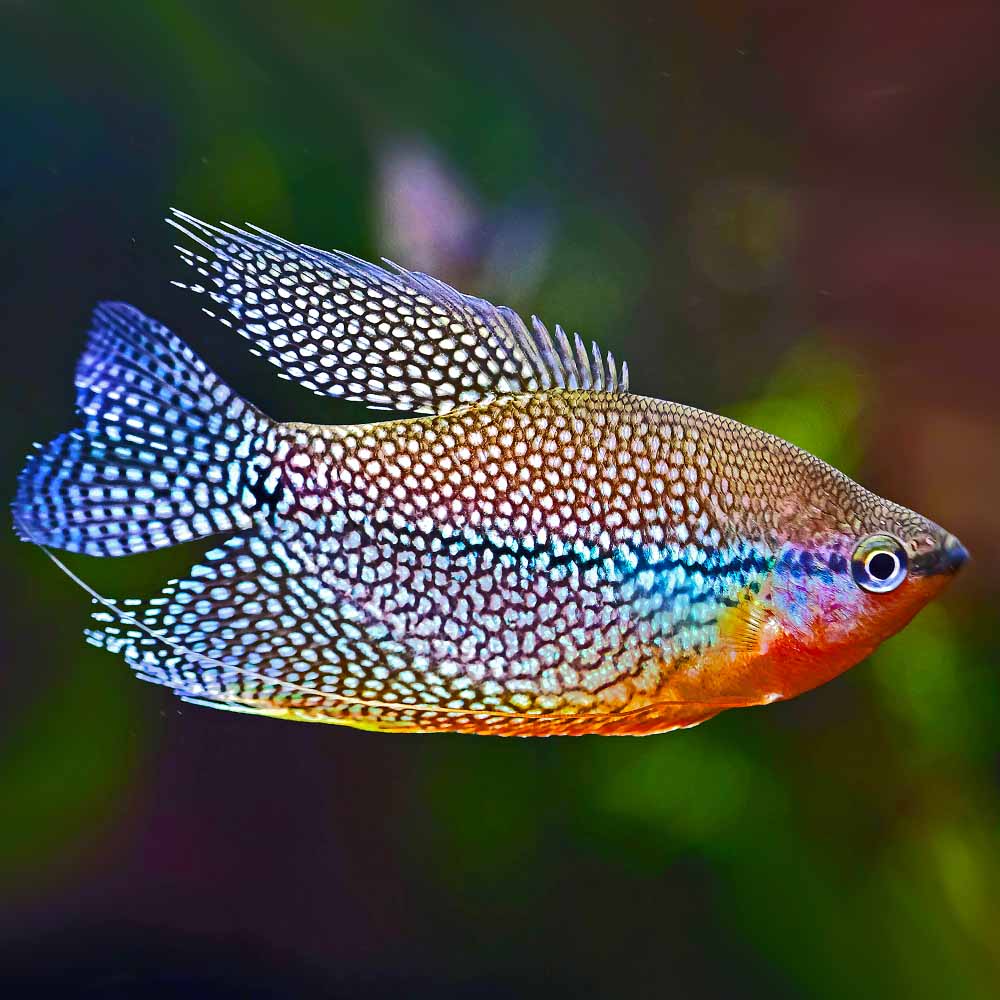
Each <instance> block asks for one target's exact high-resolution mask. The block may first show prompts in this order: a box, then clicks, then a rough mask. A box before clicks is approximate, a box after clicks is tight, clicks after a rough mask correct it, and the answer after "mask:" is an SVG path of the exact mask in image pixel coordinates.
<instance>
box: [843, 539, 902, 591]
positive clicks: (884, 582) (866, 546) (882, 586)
mask: <svg viewBox="0 0 1000 1000" xmlns="http://www.w3.org/2000/svg"><path fill="white" fill-rule="evenodd" d="M907 568H908V560H907V558H906V548H905V547H904V545H903V543H902V542H901V541H900V540H899V539H898V538H896V536H895V535H881V534H879V535H868V536H867V537H866V538H862V539H861V541H860V542H858V544H857V546H856V547H855V549H854V553H853V554H852V556H851V574H852V575H853V577H854V582H855V583H856V584H857V585H858V586H859V587H860V588H861V589H862V590H867V591H869V592H871V593H873V594H887V593H889V592H890V591H892V590H895V589H896V588H897V587H898V586H899V585H900V584H901V583H902V582H903V581H904V580H905V579H906V573H907Z"/></svg>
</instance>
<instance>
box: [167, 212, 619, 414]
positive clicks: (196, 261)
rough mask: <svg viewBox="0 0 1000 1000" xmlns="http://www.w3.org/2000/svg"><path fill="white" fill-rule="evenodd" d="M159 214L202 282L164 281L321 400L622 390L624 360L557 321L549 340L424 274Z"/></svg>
mask: <svg viewBox="0 0 1000 1000" xmlns="http://www.w3.org/2000/svg"><path fill="white" fill-rule="evenodd" d="M167 221H168V222H169V223H170V224H171V225H172V226H174V227H175V228H177V229H179V230H180V231H181V232H182V233H184V235H185V236H186V237H187V238H188V239H189V240H190V241H192V242H193V243H194V244H196V248H192V247H185V246H179V247H178V248H177V249H178V250H179V251H180V254H181V258H182V259H183V260H184V262H185V263H186V264H189V265H190V266H191V267H193V268H194V269H195V270H196V271H197V272H198V274H199V275H201V276H202V278H204V279H205V284H184V283H181V282H175V284H178V285H180V286H181V287H182V288H189V289H191V290H192V291H194V292H198V293H200V294H204V295H207V296H208V297H209V298H210V299H211V300H212V302H214V303H215V305H217V306H219V307H221V310H222V312H223V315H220V316H219V317H218V318H220V319H221V320H222V321H223V322H224V323H226V324H227V325H228V326H231V327H233V328H234V329H236V331H237V332H238V333H240V335H241V336H243V337H245V338H246V339H247V340H249V341H251V342H252V343H253V344H254V348H253V353H255V354H258V355H260V356H263V357H265V358H267V360H268V361H270V362H271V364H273V365H275V367H277V368H278V369H279V375H280V376H281V377H283V378H288V379H293V380H294V381H296V382H299V383H300V384H301V385H304V386H305V387H306V388H307V389H311V390H312V391H313V392H315V393H317V394H318V395H320V396H336V397H339V398H341V399H352V400H358V401H360V402H364V403H367V404H368V405H369V406H371V407H373V408H376V409H392V410H403V411H406V410H409V411H413V412H416V413H446V412H447V411H448V410H451V409H453V408H454V407H456V406H460V405H463V404H465V403H475V402H483V401H486V400H489V399H493V398H495V397H497V396H502V395H509V394H511V393H518V392H537V391H540V390H544V389H551V388H566V389H596V390H601V391H604V392H627V391H628V367H627V366H626V365H624V364H623V365H622V367H621V370H620V371H619V370H618V369H617V367H616V365H615V360H614V358H613V357H612V356H611V354H607V356H605V355H604V354H603V353H602V352H601V350H600V349H599V348H598V346H597V344H592V346H591V350H590V351H589V352H588V351H587V348H586V347H585V346H584V343H583V341H582V340H581V339H580V336H579V335H578V334H577V335H574V337H573V340H572V342H571V341H570V339H569V338H568V337H567V336H566V334H565V333H564V332H563V329H562V327H559V326H557V327H556V329H555V335H554V336H553V335H552V334H550V333H549V331H548V330H547V329H546V328H545V326H544V325H543V324H542V323H541V322H540V321H539V320H538V319H537V318H535V317H532V324H531V329H530V330H529V329H528V327H527V326H526V325H525V323H524V321H523V320H522V319H521V317H520V316H518V315H517V313H515V312H514V311H513V310H512V309H508V308H507V307H506V306H494V305H492V304H491V303H489V302H487V301H485V300H484V299H478V298H474V297H473V296H470V295H463V294H462V293H461V292H458V291H456V290H455V289H454V288H452V287H451V286H450V285H447V284H445V283H444V282H443V281H439V280H438V279H436V278H432V277H430V276H429V275H426V274H420V273H419V272H416V271H407V270H406V269H405V268H402V267H399V266H398V265H396V264H392V263H391V262H390V261H385V262H384V263H385V264H386V267H384V268H383V267H379V266H377V265H375V264H369V263H367V262H366V261H363V260H359V259H358V258H357V257H352V256H350V255H349V254H345V253H339V252H329V251H324V250H317V249H315V248H313V247H308V246H298V245H297V244H294V243H289V242H288V241H287V240H283V239H281V238H280V237H278V236H273V235H271V234H270V233H267V232H265V231H264V230H262V229H258V228H257V227H255V226H251V227H250V229H251V230H252V232H249V231H246V230H242V229H237V228H236V227H235V226H229V225H226V224H224V225H223V226H213V225H210V224H208V223H205V222H201V221H200V220H198V219H196V218H194V217H193V216H190V215H187V214H186V213H184V212H180V211H177V210H176V209H174V210H173V212H172V215H171V217H170V218H168V219H167ZM202 251H204V252H202ZM206 312H208V313H209V314H210V315H213V316H215V315H216V313H215V312H214V311H213V310H212V309H207V310H206Z"/></svg>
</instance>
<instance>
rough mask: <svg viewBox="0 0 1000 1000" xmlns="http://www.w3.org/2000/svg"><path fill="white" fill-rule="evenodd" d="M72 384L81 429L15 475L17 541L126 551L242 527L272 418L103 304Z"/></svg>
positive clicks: (151, 330)
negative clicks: (19, 538) (17, 475)
mask: <svg viewBox="0 0 1000 1000" xmlns="http://www.w3.org/2000/svg"><path fill="white" fill-rule="evenodd" d="M76 387H77V397H76V406H77V410H78V411H79V412H80V413H81V415H82V416H83V418H84V422H83V426H82V427H80V428H79V429H78V430H73V431H70V432H69V433H67V434H62V435H60V436H59V437H57V438H56V439H55V440H54V441H52V442H50V443H49V444H48V445H47V446H45V447H44V448H42V449H41V450H40V451H39V452H36V453H35V454H34V455H32V456H30V457H29V459H28V461H27V464H26V465H25V467H24V469H23V470H22V471H21V475H20V477H19V478H18V488H17V495H16V497H15V499H14V504H13V513H14V524H15V529H16V530H17V532H18V534H19V535H20V536H21V538H23V539H24V540H25V541H30V542H35V543H38V544H41V545H51V546H54V547H56V548H61V549H68V550H69V551H71V552H85V553H88V554H89V555H95V556H124V555H129V554H131V553H133V552H146V551H148V550H150V549H156V548H163V547H164V546H167V545H174V544H176V543H178V542H185V541H188V540H189V539H192V538H197V537H203V536H206V535H213V534H216V533H217V532H222V531H231V530H234V529H245V528H248V527H250V525H251V524H252V523H253V522H252V511H253V507H254V504H255V498H254V494H253V487H254V485H255V484H256V482H257V477H258V474H259V471H260V470H259V468H258V467H257V465H256V464H255V461H254V460H255V458H257V457H258V456H263V455H266V454H267V453H268V452H269V450H270V446H271V445H272V444H273V442H272V441H271V440H270V439H271V438H272V437H273V428H274V427H275V426H276V425H275V423H274V422H273V421H271V420H270V419H269V418H268V417H266V416H264V415H263V414H262V413H260V411H259V410H257V409H256V408H255V407H253V406H252V405H251V404H250V403H248V402H247V401H246V400H244V399H241V398H240V397H239V396H238V395H237V394H236V393H235V392H233V390H232V389H230V388H229V387H228V386H226V385H225V384H224V383H223V382H222V381H221V380H220V379H219V378H218V376H216V375H215V374H214V373H213V372H212V371H211V370H210V369H209V368H208V366H207V365H206V364H205V363H204V362H203V361H201V360H200V359H199V358H198V357H197V356H196V355H195V354H194V352H193V351H192V350H191V349H190V348H189V347H187V346H186V345H185V344H183V343H182V342H181V341H180V340H179V339H178V338H177V337H175V336H174V335H173V334H172V333H171V332H170V331H169V330H167V329H166V327H164V326H162V325H161V324H159V323H157V322H155V321H154V320H151V319H149V318H148V317H146V316H144V315H143V314H142V313H141V312H139V311H138V310H137V309H134V308H133V307H132V306H128V305H125V304H124V303H120V302H110V303H102V304H101V305H99V306H98V307H97V309H96V310H95V311H94V317H93V321H92V325H91V329H90V337H89V340H88V342H87V348H86V350H85V351H84V353H83V357H81V358H80V362H79V364H78V366H77V369H76ZM258 461H259V460H258Z"/></svg>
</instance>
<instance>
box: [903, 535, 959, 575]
mask: <svg viewBox="0 0 1000 1000" xmlns="http://www.w3.org/2000/svg"><path fill="white" fill-rule="evenodd" d="M968 560H969V550H968V549H967V548H966V547H965V546H964V545H963V544H962V543H961V542H960V541H959V540H958V539H957V538H956V537H955V536H954V535H952V534H950V533H949V534H946V535H945V536H944V538H943V539H942V541H941V544H940V545H938V546H937V547H936V548H934V549H931V551H930V552H927V553H926V554H925V555H923V556H918V557H917V559H916V560H914V565H913V568H914V569H915V570H917V571H918V572H920V573H926V574H928V575H931V574H954V573H957V572H958V571H959V570H960V569H961V568H962V567H963V566H964V565H965V564H966V562H968Z"/></svg>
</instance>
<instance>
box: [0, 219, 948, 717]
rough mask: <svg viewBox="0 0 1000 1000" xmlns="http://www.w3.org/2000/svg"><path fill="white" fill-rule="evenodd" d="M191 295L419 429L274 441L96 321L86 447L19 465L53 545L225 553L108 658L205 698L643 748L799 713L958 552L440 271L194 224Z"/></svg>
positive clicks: (147, 614)
mask: <svg viewBox="0 0 1000 1000" xmlns="http://www.w3.org/2000/svg"><path fill="white" fill-rule="evenodd" d="M175 221H177V222H178V224H180V225H182V226H183V227H184V230H185V232H187V234H188V235H189V236H191V237H192V238H193V239H194V240H195V241H196V242H197V243H198V244H199V245H200V246H201V248H203V249H204V250H207V251H210V255H208V256H205V255H201V254H200V252H195V251H187V252H186V254H185V257H186V259H187V261H188V263H190V264H192V265H193V266H195V267H196V268H197V269H198V270H199V271H200V272H201V275H202V276H203V277H204V278H206V279H207V281H206V283H205V284H202V285H194V286H191V287H193V288H194V290H195V291H197V292H200V293H202V294H207V295H208V296H209V297H210V298H211V300H212V301H213V303H214V304H215V305H216V306H221V307H222V308H223V309H224V310H225V311H226V314H227V315H226V320H227V321H228V322H229V323H231V324H233V325H236V326H237V329H238V330H239V332H241V333H242V334H243V335H244V336H246V337H248V339H250V340H251V341H252V342H253V344H254V350H255V351H256V352H257V353H261V354H263V355H264V356H266V357H267V358H268V359H269V360H270V361H272V363H274V364H275V365H276V366H277V367H279V368H280V369H281V372H282V374H284V375H285V376H286V377H289V378H292V379H294V380H297V381H299V382H301V383H303V384H304V385H306V386H307V387H308V388H310V389H312V390H313V391H314V392H318V393H320V394H322V395H330V396H342V397H347V398H356V399H363V400H365V401H366V402H368V403H369V404H370V405H373V406H378V407H387V406H392V407H394V408H397V409H401V410H407V409H409V410H413V411H418V412H420V411H423V412H424V415H421V416H416V417H411V418H407V419H394V420H386V421H382V422H377V423H366V424H360V425H349V426H317V425H310V424H301V423H280V422H277V421H273V420H271V419H270V418H268V417H266V416H265V415H263V414H262V413H261V412H260V411H258V410H257V409H256V408H255V407H254V406H253V405H252V404H250V403H248V402H246V401H244V400H242V399H241V398H240V397H239V396H238V395H236V394H235V393H234V392H232V390H230V389H229V388H228V387H227V386H226V385H225V384H224V383H223V382H221V380H219V379H218V378H217V376H215V375H214V374H213V373H212V372H210V371H209V370H208V369H207V367H206V366H205V365H204V364H203V363H202V362H201V361H200V360H199V359H197V358H196V357H195V356H194V355H193V353H192V352H191V351H190V350H189V349H188V348H186V347H185V346H184V345H182V344H181V343H180V341H178V339H177V338H176V337H174V336H173V334H171V333H169V331H167V330H165V328H163V327H162V326H160V325H159V324H157V323H155V322H154V321H151V320H149V319H147V318H146V317H144V316H142V315H141V314H140V313H138V311H136V310H133V309H131V307H127V306H122V305H105V306H102V307H100V308H99V309H98V311H97V313H96V315H95V323H94V327H93V329H92V332H91V340H90V343H89V345H88V350H87V352H86V353H85V355H84V358H83V359H82V361H81V365H80V368H79V369H78V372H77V387H78V392H79V396H78V400H77V404H78V408H79V409H80V411H81V412H82V413H83V415H84V426H83V427H82V428H81V430H79V431H76V432H71V433H70V434H69V435H64V436H63V437H62V438H60V439H57V440H56V441H55V442H53V443H52V444H51V445H49V447H48V449H46V450H45V451H43V452H42V453H40V455H39V456H36V457H35V458H34V460H33V461H31V462H29V464H28V466H27V467H26V469H25V471H24V472H23V473H22V476H21V480H20V487H19V492H18V496H17V499H16V500H15V505H14V510H15V522H16V524H17V526H18V529H19V531H20V532H21V534H22V536H23V537H25V538H27V539H29V540H32V541H36V542H40V543H43V544H47V545H52V546H55V547H61V548H65V549H69V550H72V551H83V552H89V553H90V554H93V555H123V554H128V553H132V552H139V551H144V550H146V549H150V548H156V547H160V546H163V545H171V544H176V543H178V542H182V541H186V540H188V539H189V538H192V537H204V536H210V535H215V534H219V533H225V534H227V535H228V536H229V537H227V538H226V540H225V541H224V542H223V544H222V545H221V546H219V547H218V548H215V549H213V550H211V551H210V552H209V553H208V554H207V555H206V557H205V559H204V561H203V562H202V563H201V564H199V565H198V566H196V567H194V569H193V570H192V571H191V573H190V575H189V577H188V578H187V579H185V580H181V581H177V582H174V583H172V584H170V585H168V586H167V587H166V588H165V589H164V591H163V592H162V594H161V595H160V596H159V597H158V598H155V599H154V600H152V601H150V602H147V603H146V604H145V605H143V606H141V607H140V608H138V609H136V610H134V611H133V610H132V609H131V608H130V609H129V612H128V613H127V614H125V615H124V620H122V618H123V613H122V612H121V611H120V610H117V611H114V612H113V613H110V614H108V613H103V614H101V615H99V616H98V617H99V618H100V620H101V621H102V626H103V627H101V628H99V629H95V630H91V631H90V632H89V637H90V639H91V641H92V642H94V643H95V644H97V645H100V646H103V647H106V648H108V649H110V650H112V651H114V652H117V653H119V654H121V655H123V656H124V658H125V659H126V660H127V661H128V662H129V664H130V665H131V666H132V667H133V668H134V669H135V670H136V671H137V672H138V673H139V674H140V675H141V676H144V677H146V678H148V679H152V680H154V681H157V682H158V683H163V684H166V685H168V686H170V687H173V688H174V689H175V690H176V691H177V692H178V693H180V694H181V695H182V696H183V697H185V698H187V699H188V700H194V701H197V702H200V703H204V704H211V705H214V706H217V707H229V708H236V709H240V710H246V711H251V712H257V713H260V714H267V715H272V716H278V717H284V718H292V719H301V720H309V721H325V722H333V723H340V724H346V725H351V726H356V727H359V728H367V729H378V730H387V731H394V732H428V731H459V732H474V733H491V734H497V735H521V736H531V735H558V734H586V733H601V734H636V735H639V734H646V733H654V732H663V731H666V730H670V729H676V728H680V727H686V726H691V725H695V724H697V723H699V722H702V721H704V720H705V719H708V718H710V717H712V716H713V715H716V714H717V713H718V712H720V711H722V710H724V709H726V708H732V707H739V706H747V705H758V704H766V703H770V702H773V701H776V700H779V699H784V698H789V697H792V696H794V695H796V694H799V693H801V692H802V691H805V690H808V689H809V688H812V687H815V686H817V685H819V684H822V683H824V682H825V681H827V680H829V679H831V678H832V677H834V676H836V675H837V674H838V673H840V672H841V671H843V670H845V669H847V668H848V667H850V666H851V665H853V664H854V663H856V662H858V661H859V660H860V659H862V658H863V657H864V656H866V655H867V654H868V653H869V652H870V651H871V650H872V649H873V648H875V647H876V646H877V645H878V644H879V643H880V642H881V641H882V640H883V639H884V638H886V637H887V636H888V635H891V634H892V633H893V632H895V631H897V630H898V629H899V628H901V627H902V626H903V625H905V623H906V622H907V621H908V620H909V619H910V618H911V617H912V616H913V615H914V614H915V613H916V612H917V611H918V610H919V609H920V608H921V607H922V606H923V605H924V604H925V603H926V602H927V601H928V600H930V599H931V598H932V597H933V596H934V595H935V594H936V593H937V592H938V591H939V590H940V589H941V588H942V587H943V586H944V585H945V583H946V582H947V581H948V580H949V579H950V578H951V576H952V575H953V573H954V572H955V570H957V568H958V567H959V566H960V565H961V563H962V562H963V561H964V559H965V551H964V549H962V547H961V545H960V544H959V543H958V541H957V540H956V539H954V537H953V536H951V535H949V534H948V533H947V532H945V531H944V530H943V529H941V528H940V527H938V526H937V525H935V524H933V522H930V521H928V520H927V519H926V518H924V517H922V516H920V515H918V514H915V513H914V512H912V511H909V510H907V509H905V508H903V507H900V506H898V505H896V504H893V503H890V502H889V501H886V500H883V499H882V498H880V497H878V496H876V495H875V494H873V493H871V492H869V491H867V490H865V489H864V488H862V487H861V486H859V485H857V484H856V483H854V482H852V481H851V480H850V479H848V478H847V477H846V476H844V475H843V474H842V473H840V472H838V471H837V470H835V469H833V468H832V467H830V466H829V465H827V464H826V463H824V462H822V461H820V460H819V459H816V458H814V457H813V456H811V455H809V454H807V453H806V452H804V451H802V450H801V449H798V448H796V447H795V446H794V445H791V444H789V443H787V442H784V441H781V440H780V439H778V438H775V437H773V436H772V435H769V434H766V433H764V432H762V431H758V430H754V429H753V428H749V427H746V426H744V425H742V424H739V423H737V422H735V421H733V420H729V419H727V418H725V417H721V416H717V415H715V414H711V413H707V412H703V411H700V410H697V409H694V408H691V407H688V406H683V405H680V404H677V403H671V402H665V401H662V400H657V399H651V398H647V397H644V396H639V395H636V394H633V393H631V392H629V391H628V384H627V371H626V370H625V369H623V370H622V371H621V373H620V374H619V372H618V369H617V367H616V365H615V363H614V361H613V359H611V358H610V356H607V357H604V356H602V355H601V352H600V351H599V350H598V349H597V347H596V345H595V346H594V347H593V348H592V350H591V351H590V352H588V351H587V350H586V349H584V348H583V345H582V343H581V342H580V341H579V338H576V340H575V342H573V343H570V341H569V339H568V338H566V337H565V335H563V334H562V331H561V330H559V329H558V328H557V331H556V336H555V337H552V336H551V335H549V333H548V331H547V330H545V328H544V327H542V326H541V324H538V323H536V324H535V326H534V330H533V331H529V330H528V329H527V327H526V326H525V325H524V324H523V323H521V322H520V320H519V318H518V317H517V316H516V315H515V314H513V313H512V312H510V311H509V310H505V309H502V308H501V309H496V308H495V307H493V306H491V305H489V304H488V303H485V302H483V301H482V300H478V299H472V298H469V297H466V296H461V295H460V294H459V293H457V292H455V291H454V290H453V289H450V288H449V287H448V286H446V285H443V284H441V283H440V282H436V281H435V280H434V279H430V278H427V277H426V276H424V275H417V274H411V273H410V272H405V271H402V270H397V271H396V272H389V271H385V270H383V269H381V268H376V267H373V266H372V265H368V264H365V263H364V262H361V261H357V260H355V259H354V258H349V257H346V256H344V255H334V254H325V253H323V252H321V251H313V250H310V249H309V248H302V247H297V246H294V245H293V244H289V243H286V242H285V241H281V240H278V239H277V238H275V237H270V236H268V235H267V234H260V235H254V234H251V233H244V232H241V231H235V230H233V231H226V230H220V229H216V228H214V227H210V226H206V225H205V224H203V223H198V222H197V220H193V219H191V218H190V217H187V216H177V218H176V220H175Z"/></svg>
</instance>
